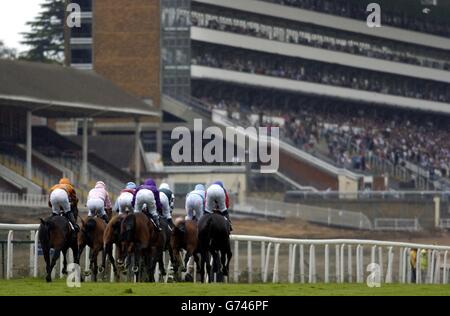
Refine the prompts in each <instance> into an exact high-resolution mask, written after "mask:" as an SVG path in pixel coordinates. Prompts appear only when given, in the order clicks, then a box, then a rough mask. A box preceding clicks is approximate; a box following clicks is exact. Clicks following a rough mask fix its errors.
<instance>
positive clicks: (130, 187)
mask: <svg viewBox="0 0 450 316" xmlns="http://www.w3.org/2000/svg"><path fill="white" fill-rule="evenodd" d="M135 190H136V184H135V183H134V182H128V183H127V185H126V187H125V189H123V190H122V191H120V195H119V197H118V198H117V200H116V203H115V205H114V211H116V212H118V213H119V215H121V214H124V213H125V212H126V211H127V210H128V211H129V212H133V211H134V210H133V205H132V202H133V195H134V191H135Z"/></svg>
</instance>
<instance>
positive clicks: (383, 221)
mask: <svg viewBox="0 0 450 316" xmlns="http://www.w3.org/2000/svg"><path fill="white" fill-rule="evenodd" d="M373 226H374V227H373V228H374V229H375V230H383V231H409V232H417V231H420V230H422V228H421V227H420V224H419V220H418V219H417V218H375V220H374V225H373Z"/></svg>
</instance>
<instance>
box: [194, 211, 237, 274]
mask: <svg viewBox="0 0 450 316" xmlns="http://www.w3.org/2000/svg"><path fill="white" fill-rule="evenodd" d="M198 251H199V252H200V255H201V258H202V260H201V264H200V274H201V276H200V277H201V281H202V282H204V281H205V266H206V270H207V273H208V276H209V281H210V282H211V279H212V274H211V264H210V256H211V255H212V256H213V259H214V265H215V267H218V266H219V262H218V257H219V255H220V260H221V266H222V274H223V276H228V271H229V266H230V260H231V257H232V256H233V254H232V252H231V244H230V224H229V222H228V221H227V220H226V219H225V217H224V216H222V215H221V214H217V213H213V214H205V215H203V216H202V218H200V220H199V222H198ZM215 272H218V269H217V270H216V271H215Z"/></svg>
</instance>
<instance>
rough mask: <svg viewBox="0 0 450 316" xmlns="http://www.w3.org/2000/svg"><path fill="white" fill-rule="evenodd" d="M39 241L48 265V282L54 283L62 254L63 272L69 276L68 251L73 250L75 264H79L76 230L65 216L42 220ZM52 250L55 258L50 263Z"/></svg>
mask: <svg viewBox="0 0 450 316" xmlns="http://www.w3.org/2000/svg"><path fill="white" fill-rule="evenodd" d="M40 220H41V225H40V227H39V241H40V243H41V248H42V252H43V254H44V259H45V264H46V272H47V276H46V278H45V279H46V280H47V282H51V281H52V276H51V274H52V271H53V268H54V267H55V265H56V261H57V260H58V259H59V257H60V255H61V253H62V255H63V260H64V262H63V270H62V272H63V273H64V274H67V258H66V255H67V250H69V249H72V253H73V259H74V263H76V264H79V263H80V260H79V256H78V242H77V236H76V233H75V231H74V229H73V228H72V227H71V225H70V223H69V220H68V219H67V218H65V217H64V216H52V217H49V218H47V219H45V220H44V219H42V218H41V219H40ZM50 249H54V253H53V257H52V259H51V261H50Z"/></svg>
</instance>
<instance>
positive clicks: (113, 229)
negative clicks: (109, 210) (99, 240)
mask: <svg viewBox="0 0 450 316" xmlns="http://www.w3.org/2000/svg"><path fill="white" fill-rule="evenodd" d="M125 216H126V215H125V214H120V215H116V216H114V217H112V218H111V219H110V221H109V223H108V225H106V228H105V231H104V233H103V256H102V266H101V268H100V270H101V271H105V269H106V259H107V257H108V258H109V261H110V262H111V265H112V267H113V271H114V274H115V275H116V278H117V279H119V274H118V269H117V266H116V260H115V259H114V256H113V245H114V244H115V245H116V246H117V248H118V249H119V251H120V246H121V243H120V229H121V225H122V221H123V219H124V218H125Z"/></svg>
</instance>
